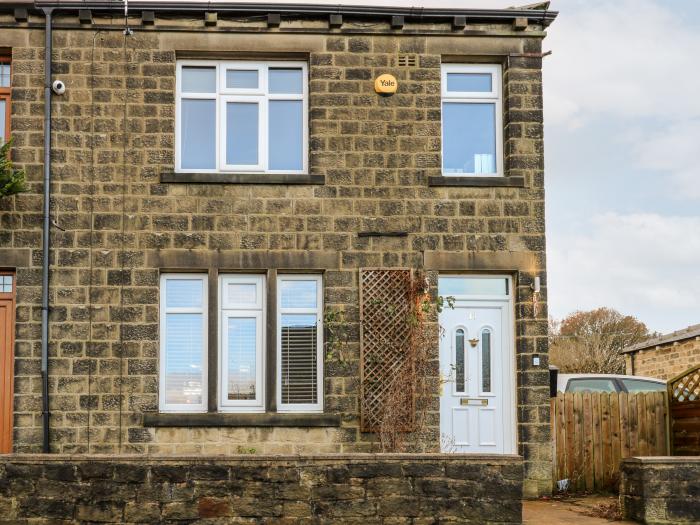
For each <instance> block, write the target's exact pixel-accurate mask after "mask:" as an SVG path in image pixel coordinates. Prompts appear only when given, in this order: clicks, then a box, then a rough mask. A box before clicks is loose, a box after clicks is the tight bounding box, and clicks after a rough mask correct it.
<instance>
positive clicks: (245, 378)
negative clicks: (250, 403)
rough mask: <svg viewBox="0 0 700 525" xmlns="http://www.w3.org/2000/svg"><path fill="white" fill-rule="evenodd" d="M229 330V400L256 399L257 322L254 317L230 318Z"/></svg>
mask: <svg viewBox="0 0 700 525" xmlns="http://www.w3.org/2000/svg"><path fill="white" fill-rule="evenodd" d="M227 330H228V363H227V364H226V366H227V367H228V385H227V398H228V399H229V400H245V399H255V377H256V371H255V366H256V345H257V342H256V341H257V338H256V331H257V321H256V319H255V318H254V317H250V318H243V317H229V318H228V328H227Z"/></svg>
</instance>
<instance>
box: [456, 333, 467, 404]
mask: <svg viewBox="0 0 700 525" xmlns="http://www.w3.org/2000/svg"><path fill="white" fill-rule="evenodd" d="M464 357H465V356H464V330H462V329H461V328H460V329H458V330H457V332H456V333H455V368H456V370H455V391H456V392H464V387H465V382H464V376H465V364H464Z"/></svg>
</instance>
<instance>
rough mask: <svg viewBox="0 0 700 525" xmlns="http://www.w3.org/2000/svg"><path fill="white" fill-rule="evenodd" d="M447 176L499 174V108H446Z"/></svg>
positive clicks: (487, 105)
mask: <svg viewBox="0 0 700 525" xmlns="http://www.w3.org/2000/svg"><path fill="white" fill-rule="evenodd" d="M442 125H443V137H442V138H443V171H444V173H450V174H459V173H474V174H482V173H483V174H486V173H490V174H493V173H496V104H495V103H493V102H483V103H482V102H479V103H474V102H469V103H465V102H445V103H444V104H443V105H442Z"/></svg>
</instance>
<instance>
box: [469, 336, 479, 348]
mask: <svg viewBox="0 0 700 525" xmlns="http://www.w3.org/2000/svg"><path fill="white" fill-rule="evenodd" d="M469 344H470V345H472V348H476V345H478V344H479V338H478V337H477V338H475V339H470V340H469Z"/></svg>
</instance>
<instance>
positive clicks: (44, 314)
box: [41, 7, 53, 453]
mask: <svg viewBox="0 0 700 525" xmlns="http://www.w3.org/2000/svg"><path fill="white" fill-rule="evenodd" d="M52 12H53V9H52V8H50V7H49V8H45V9H44V14H45V15H46V35H45V36H46V41H45V43H44V231H43V246H42V250H43V254H42V255H43V262H42V268H41V272H42V273H41V404H42V413H41V415H42V420H43V427H44V439H43V447H42V450H43V451H44V452H45V453H47V452H50V448H49V264H50V259H49V248H50V242H49V240H50V239H49V237H50V235H51V215H50V214H51V52H52V39H51V14H52Z"/></svg>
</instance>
